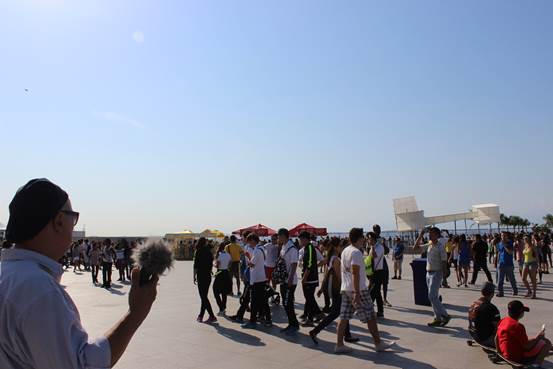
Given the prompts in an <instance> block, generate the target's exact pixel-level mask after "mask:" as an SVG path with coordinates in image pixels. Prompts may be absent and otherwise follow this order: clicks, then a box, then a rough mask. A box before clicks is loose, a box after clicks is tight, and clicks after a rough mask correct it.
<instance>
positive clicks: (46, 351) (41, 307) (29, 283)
mask: <svg viewBox="0 0 553 369" xmlns="http://www.w3.org/2000/svg"><path fill="white" fill-rule="evenodd" d="M62 274H63V270H62V267H61V265H60V264H58V262H56V261H54V260H52V259H50V258H48V257H46V256H44V255H41V254H38V253H36V252H33V251H29V250H24V249H17V248H12V249H4V250H2V258H1V261H0V368H2V369H29V368H41V369H76V368H78V369H80V368H110V367H111V348H110V346H109V342H108V340H107V339H106V338H104V337H102V338H100V339H98V340H96V341H89V339H88V334H87V333H86V331H85V330H84V329H83V327H82V326H81V319H80V316H79V311H78V310H77V307H76V306H75V304H74V303H73V301H72V300H71V297H69V295H68V294H67V293H66V292H65V290H64V289H63V288H62V287H61V285H60V279H61V276H62Z"/></svg>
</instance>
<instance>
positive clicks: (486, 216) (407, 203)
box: [393, 196, 500, 232]
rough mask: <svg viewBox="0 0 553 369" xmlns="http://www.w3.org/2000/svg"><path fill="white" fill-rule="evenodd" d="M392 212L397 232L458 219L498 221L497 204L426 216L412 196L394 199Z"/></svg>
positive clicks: (489, 222)
mask: <svg viewBox="0 0 553 369" xmlns="http://www.w3.org/2000/svg"><path fill="white" fill-rule="evenodd" d="M393 204H394V214H395V218H396V227H397V230H398V231H399V232H406V231H416V230H420V229H421V228H423V227H425V226H428V225H436V224H441V223H451V222H456V221H458V220H472V221H474V222H475V223H478V224H491V223H499V215H500V211H499V206H498V205H496V204H479V205H473V206H472V208H471V210H470V211H468V212H464V213H452V214H445V215H437V216H431V217H426V216H425V215H424V210H419V208H418V206H417V200H416V199H415V197H414V196H409V197H403V198H399V199H394V201H393Z"/></svg>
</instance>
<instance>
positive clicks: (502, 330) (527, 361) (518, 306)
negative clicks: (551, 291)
mask: <svg viewBox="0 0 553 369" xmlns="http://www.w3.org/2000/svg"><path fill="white" fill-rule="evenodd" d="M508 310H509V316H508V317H505V318H503V319H502V320H501V322H499V326H498V327H497V336H496V341H495V342H496V347H497V349H498V350H497V351H498V353H499V354H501V355H502V356H503V357H505V358H506V359H507V360H510V361H514V362H516V363H520V364H524V365H531V364H533V365H538V366H539V365H541V364H543V361H544V360H545V357H546V356H547V355H548V353H549V350H551V341H549V340H548V339H547V338H545V327H542V330H541V331H540V332H539V333H538V335H537V336H536V337H535V338H532V339H528V336H527V334H526V329H525V328H524V325H522V324H521V323H520V322H519V321H520V319H522V318H523V317H524V312H529V311H530V309H529V308H528V307H526V306H524V304H523V303H522V302H520V301H519V300H513V301H511V302H509V305H508Z"/></svg>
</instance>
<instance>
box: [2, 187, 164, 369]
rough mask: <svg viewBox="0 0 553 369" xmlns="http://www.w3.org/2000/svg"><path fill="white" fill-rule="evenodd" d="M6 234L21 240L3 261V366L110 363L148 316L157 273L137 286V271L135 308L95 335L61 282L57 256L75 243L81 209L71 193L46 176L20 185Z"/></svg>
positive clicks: (59, 367)
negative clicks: (101, 334)
mask: <svg viewBox="0 0 553 369" xmlns="http://www.w3.org/2000/svg"><path fill="white" fill-rule="evenodd" d="M9 210H10V219H9V221H8V226H7V229H6V238H7V239H8V241H10V242H11V243H14V244H15V246H14V247H12V248H10V249H5V250H3V251H2V258H1V261H0V368H2V369H20V368H41V369H42V368H47V369H75V368H91V367H95V368H110V367H112V366H114V365H115V364H116V363H117V361H118V360H119V358H120V357H121V356H122V354H123V352H124V351H125V348H126V347H127V345H128V343H129V342H130V340H131V338H132V336H133V335H134V333H135V332H136V330H137V329H138V327H139V326H140V324H141V323H142V322H143V321H144V319H145V318H146V316H147V315H148V313H149V311H150V308H151V306H152V303H153V302H154V300H155V296H156V286H157V278H156V279H155V280H154V281H153V282H151V283H148V284H146V285H144V286H142V287H140V286H139V283H138V282H139V270H138V269H136V270H133V274H132V286H131V290H130V292H129V311H128V313H127V314H125V316H124V317H123V318H122V319H121V320H120V321H119V322H118V323H117V324H116V325H115V326H114V327H113V328H112V329H111V330H110V331H109V332H107V333H106V334H105V337H102V338H99V339H97V340H95V341H89V340H88V335H87V333H86V331H85V330H84V329H83V327H82V326H81V322H80V317H79V312H78V310H77V307H76V306H75V304H74V303H73V301H72V300H71V297H69V295H68V294H67V293H66V292H65V290H64V289H63V288H62V286H61V285H60V280H61V276H62V274H63V270H62V267H61V265H60V264H59V263H58V262H57V261H58V260H59V259H60V258H61V257H62V256H63V255H64V253H65V252H66V251H67V249H68V248H69V246H70V245H71V238H72V234H73V228H74V227H75V225H76V224H77V221H78V219H79V213H77V212H75V211H73V209H72V207H71V201H70V200H69V196H68V195H67V193H66V192H65V191H64V190H62V189H61V188H60V187H58V186H57V185H55V184H53V183H52V182H50V181H48V180H47V179H33V180H31V181H29V182H28V183H27V184H26V185H25V186H23V187H21V188H20V189H19V190H18V191H17V193H16V194H15V196H14V198H13V200H12V202H11V203H10V206H9Z"/></svg>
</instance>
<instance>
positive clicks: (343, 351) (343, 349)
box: [334, 345, 353, 355]
mask: <svg viewBox="0 0 553 369" xmlns="http://www.w3.org/2000/svg"><path fill="white" fill-rule="evenodd" d="M351 352H353V349H352V348H351V347H348V346H345V345H342V346H336V347H335V348H334V353H335V354H336V355H343V354H349V353H351Z"/></svg>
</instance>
